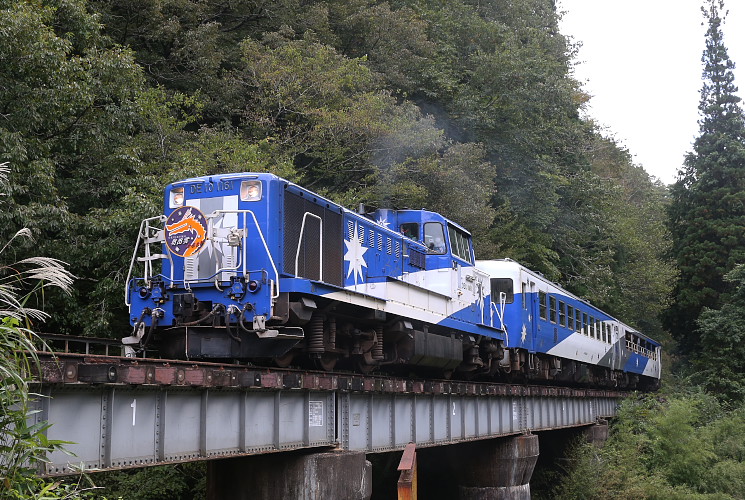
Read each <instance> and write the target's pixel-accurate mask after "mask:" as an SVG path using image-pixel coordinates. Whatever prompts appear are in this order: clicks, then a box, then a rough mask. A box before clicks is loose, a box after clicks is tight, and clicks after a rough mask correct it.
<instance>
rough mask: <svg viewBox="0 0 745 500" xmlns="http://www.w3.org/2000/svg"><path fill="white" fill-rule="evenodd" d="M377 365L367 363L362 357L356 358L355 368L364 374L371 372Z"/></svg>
mask: <svg viewBox="0 0 745 500" xmlns="http://www.w3.org/2000/svg"><path fill="white" fill-rule="evenodd" d="M377 366H378V365H371V364H369V363H368V362H367V361H365V358H364V357H360V358H357V368H358V369H359V370H360V372H362V373H364V374H365V375H367V374H369V373H370V372H372V371H373V370H374V369H375V368H377Z"/></svg>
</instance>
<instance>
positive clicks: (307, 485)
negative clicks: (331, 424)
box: [207, 451, 372, 500]
mask: <svg viewBox="0 0 745 500" xmlns="http://www.w3.org/2000/svg"><path fill="white" fill-rule="evenodd" d="M207 470H208V472H207V498H208V500H227V499H230V500H277V499H293V500H294V499H297V500H368V499H369V498H370V497H371V495H372V465H371V464H370V462H368V461H367V460H365V453H364V452H355V451H331V452H323V453H311V454H308V453H277V454H266V455H258V456H250V457H239V458H228V459H223V460H212V461H210V462H209V464H208V469H207Z"/></svg>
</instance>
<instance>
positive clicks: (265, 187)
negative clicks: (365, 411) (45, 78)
mask: <svg viewBox="0 0 745 500" xmlns="http://www.w3.org/2000/svg"><path fill="white" fill-rule="evenodd" d="M125 301H126V304H127V306H128V307H129V312H130V322H131V325H132V333H131V335H130V336H128V337H125V338H124V339H123V340H122V342H123V344H124V346H125V350H126V353H127V355H128V356H138V355H141V354H142V353H144V352H148V353H149V352H153V351H157V353H158V355H160V356H161V357H165V358H171V359H190V360H215V361H226V360H228V361H234V362H250V363H258V364H262V363H271V364H273V365H276V366H281V367H287V366H310V367H312V368H313V367H314V368H317V369H321V370H334V369H352V370H355V371H358V372H362V373H370V372H372V371H381V372H396V371H399V372H406V373H429V374H438V375H440V376H443V377H464V378H469V379H471V378H475V377H478V378H484V379H492V380H509V381H516V380H517V381H526V382H527V381H529V382H536V383H547V384H551V383H554V384H558V385H582V386H593V387H616V388H628V389H647V390H652V389H654V388H656V387H657V386H658V385H659V380H660V373H661V363H660V361H661V360H660V355H661V346H660V344H659V343H658V342H656V341H654V340H652V339H651V338H649V337H647V336H645V335H644V334H642V333H641V332H639V331H637V330H636V329H634V328H632V327H630V326H628V325H626V324H624V323H623V322H621V321H620V320H618V319H616V318H614V317H613V316H611V315H609V314H607V313H605V312H603V311H601V310H600V309H598V308H597V307H595V306H593V305H592V304H591V303H590V302H588V301H585V300H582V299H581V298H579V297H577V296H575V295H573V294H571V293H569V292H568V291H566V290H564V289H563V288H561V287H560V286H559V285H557V284H555V283H552V282H551V281H549V280H547V279H546V278H545V277H543V276H542V275H541V274H540V273H537V272H533V271H531V270H529V269H528V268H526V267H524V266H522V265H521V264H519V263H517V262H515V261H512V260H510V259H499V260H476V258H475V253H474V247H473V241H472V237H471V234H470V233H469V232H468V231H467V230H466V229H465V228H464V227H462V226H461V225H459V224H457V223H455V222H454V221H452V220H449V219H447V218H446V217H444V216H442V215H440V214H438V213H435V212H432V211H427V210H408V209H407V210H394V209H376V210H372V211H366V210H365V209H364V207H361V209H360V210H357V211H353V210H349V209H347V208H345V207H343V206H341V205H339V204H338V203H334V202H333V201H331V200H329V199H327V198H325V197H323V196H321V195H319V194H317V193H314V192H312V191H310V190H308V189H306V188H303V187H301V186H299V185H297V184H295V183H293V182H290V181H288V180H286V179H283V178H280V177H277V176H275V175H273V174H270V173H236V174H221V175H210V176H204V177H196V178H191V179H185V180H182V181H178V182H174V183H172V184H169V185H168V186H166V188H165V193H164V214H163V215H158V216H154V217H150V218H147V219H145V220H143V221H142V222H141V225H140V229H139V233H138V237H137V242H136V244H135V246H134V250H133V254H132V260H131V264H130V266H129V270H128V274H127V278H126V285H125Z"/></svg>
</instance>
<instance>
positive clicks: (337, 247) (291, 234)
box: [284, 191, 343, 286]
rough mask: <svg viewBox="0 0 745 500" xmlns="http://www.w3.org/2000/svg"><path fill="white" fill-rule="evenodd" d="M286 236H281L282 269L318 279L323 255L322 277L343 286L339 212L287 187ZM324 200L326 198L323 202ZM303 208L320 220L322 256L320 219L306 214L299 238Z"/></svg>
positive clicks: (304, 211) (285, 207)
mask: <svg viewBox="0 0 745 500" xmlns="http://www.w3.org/2000/svg"><path fill="white" fill-rule="evenodd" d="M284 195H285V201H284V212H285V236H284V272H285V273H288V274H296V275H297V276H301V277H304V278H309V279H313V280H318V279H320V278H321V276H320V268H321V266H320V262H321V257H323V281H325V282H327V283H331V284H333V285H337V286H342V285H343V282H342V272H343V265H342V264H343V261H342V246H343V245H342V216H341V214H340V213H337V212H334V211H332V210H330V209H329V208H326V207H325V206H322V205H319V204H318V203H314V202H313V201H311V200H308V199H306V198H304V197H302V196H299V195H296V194H294V193H291V192H289V191H285V192H284ZM323 203H324V204H325V202H323ZM306 212H309V213H311V214H313V215H316V216H318V217H320V218H321V220H322V221H323V249H322V254H323V255H322V256H321V254H320V253H319V250H318V243H319V240H318V237H319V226H320V224H319V221H318V219H316V218H314V217H310V216H309V217H307V218H306V221H305V231H304V234H303V240H302V241H300V230H301V228H302V225H303V216H304V215H305V213H306ZM298 242H299V243H300V257H299V259H298V265H297V272H296V271H295V255H296V252H297V248H298Z"/></svg>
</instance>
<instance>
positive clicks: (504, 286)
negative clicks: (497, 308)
mask: <svg viewBox="0 0 745 500" xmlns="http://www.w3.org/2000/svg"><path fill="white" fill-rule="evenodd" d="M501 293H504V294H505V303H506V304H512V303H513V302H514V301H515V292H514V289H513V285H512V279H511V278H492V279H491V300H492V303H494V304H498V303H499V302H500V298H499V297H500V294H501Z"/></svg>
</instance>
